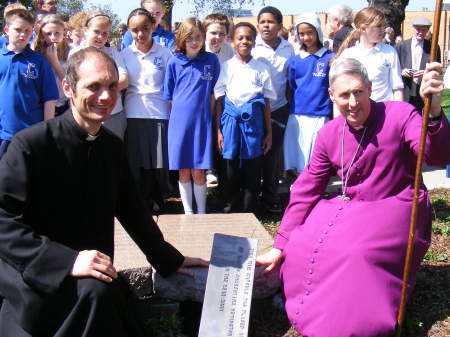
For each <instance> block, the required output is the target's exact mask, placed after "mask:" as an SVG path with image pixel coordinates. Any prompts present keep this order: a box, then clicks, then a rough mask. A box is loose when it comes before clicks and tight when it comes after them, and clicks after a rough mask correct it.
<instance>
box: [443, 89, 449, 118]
mask: <svg viewBox="0 0 450 337" xmlns="http://www.w3.org/2000/svg"><path fill="white" fill-rule="evenodd" d="M441 106H442V109H443V110H444V113H445V115H446V116H447V117H448V109H449V107H450V89H446V90H444V94H443V95H442V99H441Z"/></svg>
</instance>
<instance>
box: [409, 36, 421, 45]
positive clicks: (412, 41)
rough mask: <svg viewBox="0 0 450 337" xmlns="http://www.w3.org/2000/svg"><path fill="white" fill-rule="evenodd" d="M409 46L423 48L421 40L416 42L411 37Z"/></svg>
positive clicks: (414, 38)
mask: <svg viewBox="0 0 450 337" xmlns="http://www.w3.org/2000/svg"><path fill="white" fill-rule="evenodd" d="M411 46H412V47H417V46H421V47H423V40H422V41H417V39H416V37H415V36H413V37H412V38H411Z"/></svg>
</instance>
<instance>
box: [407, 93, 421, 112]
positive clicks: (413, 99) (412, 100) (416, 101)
mask: <svg viewBox="0 0 450 337" xmlns="http://www.w3.org/2000/svg"><path fill="white" fill-rule="evenodd" d="M408 103H409V104H411V105H414V106H415V107H416V109H417V110H419V112H422V109H423V107H424V102H423V99H422V97H420V96H409V101H408Z"/></svg>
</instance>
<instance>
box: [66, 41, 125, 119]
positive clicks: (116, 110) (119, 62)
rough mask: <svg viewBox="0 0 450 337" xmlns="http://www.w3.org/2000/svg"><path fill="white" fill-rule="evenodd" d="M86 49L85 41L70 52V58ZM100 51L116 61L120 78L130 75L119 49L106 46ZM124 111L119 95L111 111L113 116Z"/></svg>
mask: <svg viewBox="0 0 450 337" xmlns="http://www.w3.org/2000/svg"><path fill="white" fill-rule="evenodd" d="M86 47H87V46H86V43H85V42H84V41H83V42H81V44H80V45H79V46H78V47H75V48H73V49H71V50H70V52H69V57H70V56H71V55H72V54H73V53H75V52H77V51H79V50H81V49H83V48H86ZM100 50H101V51H103V52H105V53H106V54H108V55H109V56H111V58H112V59H113V60H114V62H116V65H117V70H118V71H119V76H121V75H122V76H127V75H128V74H127V70H126V68H125V64H124V63H123V59H122V56H121V55H120V53H119V52H118V50H117V49H115V48H113V47H105V46H103V47H102V48H101V49H100ZM122 110H123V105H122V96H121V95H120V93H119V95H118V97H117V102H116V105H115V106H114V109H113V110H112V111H111V115H115V114H117V113H119V112H121V111H122Z"/></svg>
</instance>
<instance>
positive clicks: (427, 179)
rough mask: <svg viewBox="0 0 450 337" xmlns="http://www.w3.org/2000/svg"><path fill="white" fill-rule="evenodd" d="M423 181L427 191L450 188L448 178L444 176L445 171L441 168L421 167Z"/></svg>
mask: <svg viewBox="0 0 450 337" xmlns="http://www.w3.org/2000/svg"><path fill="white" fill-rule="evenodd" d="M422 172H423V181H424V183H425V186H426V187H427V189H429V190H432V189H434V188H450V178H447V177H446V175H445V169H443V168H441V167H430V166H424V167H423V170H422Z"/></svg>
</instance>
